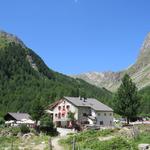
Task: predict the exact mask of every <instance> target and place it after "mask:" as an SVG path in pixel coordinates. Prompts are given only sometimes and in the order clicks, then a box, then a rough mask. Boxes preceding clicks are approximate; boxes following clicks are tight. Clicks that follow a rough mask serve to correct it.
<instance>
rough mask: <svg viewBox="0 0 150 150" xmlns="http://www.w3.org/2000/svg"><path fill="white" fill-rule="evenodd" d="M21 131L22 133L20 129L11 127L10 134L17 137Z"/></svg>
mask: <svg viewBox="0 0 150 150" xmlns="http://www.w3.org/2000/svg"><path fill="white" fill-rule="evenodd" d="M20 131H21V130H20V128H19V127H11V128H10V129H9V132H11V133H12V135H13V136H17V135H18V133H19V132H20Z"/></svg>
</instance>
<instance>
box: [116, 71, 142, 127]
mask: <svg viewBox="0 0 150 150" xmlns="http://www.w3.org/2000/svg"><path fill="white" fill-rule="evenodd" d="M139 105H140V97H139V95H138V91H137V87H136V85H135V84H134V83H133V82H132V79H131V78H130V76H129V75H127V74H125V75H124V77H123V79H122V84H121V85H120V87H119V89H118V91H117V93H116V95H115V100H114V110H115V112H116V113H118V114H120V115H122V116H123V117H126V118H127V124H129V120H130V119H131V118H133V117H135V116H136V115H137V112H138V108H139Z"/></svg>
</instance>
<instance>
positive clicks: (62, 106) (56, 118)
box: [48, 97, 113, 127]
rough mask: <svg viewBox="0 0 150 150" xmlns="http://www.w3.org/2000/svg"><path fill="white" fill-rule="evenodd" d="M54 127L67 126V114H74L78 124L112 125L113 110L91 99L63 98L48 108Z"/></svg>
mask: <svg viewBox="0 0 150 150" xmlns="http://www.w3.org/2000/svg"><path fill="white" fill-rule="evenodd" d="M48 109H49V111H50V112H52V114H53V122H54V123H55V124H56V126H62V127H67V126H69V123H70V121H69V118H68V113H69V112H72V113H74V118H75V120H76V121H77V122H78V123H79V124H91V125H92V124H95V125H100V126H112V125H113V110H112V109H111V108H110V107H108V106H107V105H105V104H103V103H101V102H99V101H98V100H96V99H93V98H87V99H85V98H80V97H64V98H62V99H61V100H59V101H57V102H55V103H53V104H51V105H50V106H49V107H48Z"/></svg>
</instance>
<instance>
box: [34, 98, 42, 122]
mask: <svg viewBox="0 0 150 150" xmlns="http://www.w3.org/2000/svg"><path fill="white" fill-rule="evenodd" d="M43 114H44V105H43V103H42V101H41V100H36V101H35V102H34V103H33V106H32V111H31V115H32V118H33V119H34V120H35V121H36V123H37V121H38V120H40V118H41V117H42V115H43Z"/></svg>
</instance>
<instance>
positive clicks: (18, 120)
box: [4, 112, 35, 126]
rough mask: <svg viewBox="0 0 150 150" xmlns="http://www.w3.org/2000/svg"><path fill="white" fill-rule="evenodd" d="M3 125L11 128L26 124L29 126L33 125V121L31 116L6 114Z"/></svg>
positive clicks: (26, 114)
mask: <svg viewBox="0 0 150 150" xmlns="http://www.w3.org/2000/svg"><path fill="white" fill-rule="evenodd" d="M4 119H5V121H6V122H5V123H6V124H8V125H11V126H15V125H19V124H27V125H29V126H32V125H34V123H35V122H34V121H33V120H31V116H30V115H29V114H28V113H19V112H17V113H12V112H8V113H7V114H6V115H5V116H4Z"/></svg>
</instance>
